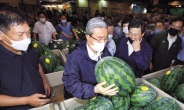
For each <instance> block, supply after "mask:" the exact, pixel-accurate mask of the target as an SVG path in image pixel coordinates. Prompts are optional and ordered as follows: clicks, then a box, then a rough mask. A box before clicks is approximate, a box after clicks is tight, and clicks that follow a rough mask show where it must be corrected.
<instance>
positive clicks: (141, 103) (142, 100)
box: [130, 84, 157, 107]
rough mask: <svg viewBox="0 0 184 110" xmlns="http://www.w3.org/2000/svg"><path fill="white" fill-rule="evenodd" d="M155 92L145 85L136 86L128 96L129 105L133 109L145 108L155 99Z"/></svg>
mask: <svg viewBox="0 0 184 110" xmlns="http://www.w3.org/2000/svg"><path fill="white" fill-rule="evenodd" d="M156 95H157V94H156V91H155V90H154V89H153V88H151V87H150V86H148V85H146V84H138V85H137V86H136V87H135V89H134V91H133V93H132V94H131V95H130V103H131V105H133V106H135V107H146V106H147V105H148V104H149V103H150V102H152V101H153V100H154V99H155V98H156Z"/></svg>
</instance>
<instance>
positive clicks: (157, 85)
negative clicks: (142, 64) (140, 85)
mask: <svg viewBox="0 0 184 110" xmlns="http://www.w3.org/2000/svg"><path fill="white" fill-rule="evenodd" d="M147 81H148V82H150V83H151V84H153V85H154V86H156V87H158V88H161V85H160V81H159V80H158V79H156V78H151V79H148V80H147Z"/></svg>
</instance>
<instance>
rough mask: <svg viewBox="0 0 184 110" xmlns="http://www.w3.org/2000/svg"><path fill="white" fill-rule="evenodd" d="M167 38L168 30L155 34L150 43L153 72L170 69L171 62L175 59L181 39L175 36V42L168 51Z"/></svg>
mask: <svg viewBox="0 0 184 110" xmlns="http://www.w3.org/2000/svg"><path fill="white" fill-rule="evenodd" d="M167 36H168V30H166V31H163V32H161V33H158V34H156V35H155V36H154V37H153V39H152V41H151V46H152V48H153V55H152V64H153V71H158V70H161V69H165V68H168V67H170V65H171V62H172V60H173V59H174V58H175V57H176V55H177V53H178V51H179V49H180V47H181V43H182V41H181V38H180V37H179V36H177V39H176V41H175V42H174V43H173V44H172V45H171V47H170V48H169V50H168V46H169V41H168V40H167Z"/></svg>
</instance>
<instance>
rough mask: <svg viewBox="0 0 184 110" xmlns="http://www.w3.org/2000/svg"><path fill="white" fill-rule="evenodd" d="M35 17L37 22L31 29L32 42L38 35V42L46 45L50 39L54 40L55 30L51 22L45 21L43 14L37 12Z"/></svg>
mask: <svg viewBox="0 0 184 110" xmlns="http://www.w3.org/2000/svg"><path fill="white" fill-rule="evenodd" d="M37 16H38V17H39V21H38V22H36V23H35V25H34V28H33V37H34V40H37V34H38V39H39V41H40V42H42V43H44V44H45V45H48V44H49V42H50V40H52V37H53V39H54V40H56V34H55V33H56V29H55V28H54V26H53V25H52V23H51V22H48V21H46V15H45V13H44V12H42V11H40V12H38V13H37Z"/></svg>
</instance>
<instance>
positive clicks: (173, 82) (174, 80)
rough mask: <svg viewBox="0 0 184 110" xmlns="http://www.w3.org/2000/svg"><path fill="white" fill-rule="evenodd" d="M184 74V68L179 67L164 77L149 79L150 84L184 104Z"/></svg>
mask: <svg viewBox="0 0 184 110" xmlns="http://www.w3.org/2000/svg"><path fill="white" fill-rule="evenodd" d="M183 74H184V66H178V67H175V68H172V69H171V70H169V71H167V72H166V73H165V75H164V76H159V77H156V78H151V79H148V82H150V83H151V84H153V85H155V86H156V87H158V88H160V89H162V90H163V91H165V92H166V93H168V94H170V95H171V96H173V97H174V98H176V99H178V100H179V101H181V102H183V103H184V82H183V78H184V76H183Z"/></svg>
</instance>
